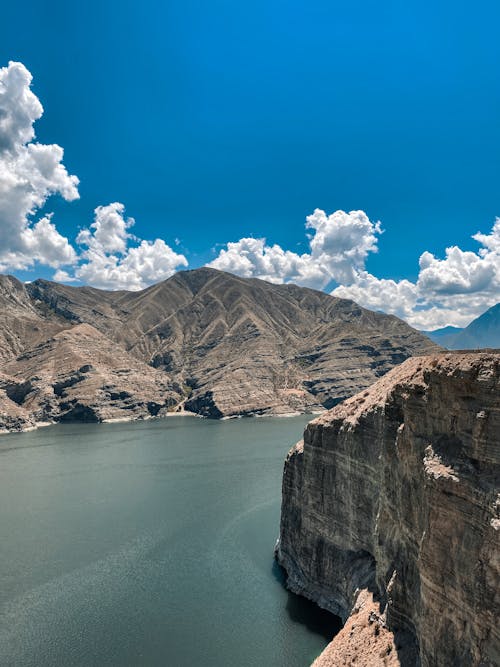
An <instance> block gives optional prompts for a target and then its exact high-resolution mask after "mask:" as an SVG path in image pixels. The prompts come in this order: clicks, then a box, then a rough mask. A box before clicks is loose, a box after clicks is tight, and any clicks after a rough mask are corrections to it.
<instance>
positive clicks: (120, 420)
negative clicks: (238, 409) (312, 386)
mask: <svg viewBox="0 0 500 667" xmlns="http://www.w3.org/2000/svg"><path fill="white" fill-rule="evenodd" d="M324 412H326V410H314V411H312V412H286V413H280V414H238V415H229V416H227V417H220V418H219V419H211V418H210V417H204V416H203V415H199V414H197V413H196V412H190V411H189V410H179V411H178V412H167V413H166V414H164V415H161V416H152V415H146V416H145V417H110V418H109V419H101V420H99V421H96V422H90V423H93V424H125V423H128V422H145V421H152V420H158V421H160V420H162V419H169V418H172V417H195V418H197V419H207V420H209V419H210V420H211V421H221V422H223V421H230V420H233V419H261V418H265V417H267V418H272V419H287V418H290V417H301V416H303V415H304V416H305V415H311V418H312V419H313V418H315V417H317V416H318V415H322V414H323V413H324ZM88 423H89V422H83V421H82V422H79V421H73V422H62V421H43V422H35V423H34V424H30V425H29V426H26V427H23V428H15V429H11V430H9V429H2V430H0V437H1V436H8V435H16V434H20V433H30V432H32V431H37V430H38V429H40V428H45V427H46V426H57V425H58V424H88Z"/></svg>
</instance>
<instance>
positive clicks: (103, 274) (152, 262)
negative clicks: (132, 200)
mask: <svg viewBox="0 0 500 667" xmlns="http://www.w3.org/2000/svg"><path fill="white" fill-rule="evenodd" d="M124 212H125V207H124V205H123V204H121V203H119V202H114V203H112V204H109V205H108V206H98V207H97V208H96V209H95V218H94V222H93V223H92V224H91V225H90V227H89V228H88V229H83V230H82V231H81V232H80V233H79V234H78V237H77V242H78V243H79V244H80V245H82V246H84V247H85V250H84V251H83V252H82V254H81V256H80V259H81V260H82V262H81V263H80V264H79V265H78V266H77V267H76V269H75V274H74V276H70V275H68V274H67V273H66V274H62V273H59V279H60V280H61V279H62V278H63V279H64V281H65V282H68V281H70V280H73V279H74V278H76V279H78V280H80V281H82V282H83V283H85V284H87V285H92V286H93V287H99V288H101V289H113V290H118V289H127V290H139V289H142V288H144V287H146V286H147V285H150V284H151V283H154V282H158V281H160V280H165V279H166V278H169V277H170V276H171V275H172V274H173V273H175V271H176V270H177V268H179V267H185V266H187V265H188V262H187V259H186V258H185V257H184V255H180V254H178V253H176V252H175V251H174V250H172V248H170V246H168V245H167V244H166V243H165V241H163V240H162V239H156V240H155V241H153V242H151V241H140V244H139V245H137V246H132V247H129V241H133V242H137V241H139V239H137V238H136V237H135V236H133V235H132V234H130V232H129V231H128V230H129V229H130V227H132V225H133V224H134V220H133V218H125V217H124ZM56 275H57V274H56ZM54 278H56V276H54Z"/></svg>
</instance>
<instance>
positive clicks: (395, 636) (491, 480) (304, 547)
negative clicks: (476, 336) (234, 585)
mask: <svg viewBox="0 0 500 667" xmlns="http://www.w3.org/2000/svg"><path fill="white" fill-rule="evenodd" d="M499 389H500V353H498V351H492V352H484V353H449V354H444V355H443V354H441V355H432V356H426V357H420V358H413V359H409V360H408V361H406V362H405V363H403V364H402V365H401V366H399V367H397V368H395V369H394V370H393V371H391V372H390V373H388V374H387V375H386V376H384V377H383V378H382V379H380V380H379V381H378V382H377V383H375V384H374V385H373V386H372V387H370V388H369V389H368V390H366V391H364V392H361V393H359V394H357V395H356V396H353V397H352V398H350V399H348V400H346V401H345V402H344V403H343V404H341V405H339V406H337V407H336V408H334V409H333V410H331V411H329V412H328V413H326V414H324V415H323V416H321V417H320V418H318V419H316V420H314V421H312V422H311V423H310V424H309V425H308V426H307V428H306V431H305V433H304V440H303V442H300V443H298V445H296V446H295V447H294V448H293V449H292V450H291V451H290V453H289V455H288V457H287V460H286V463H285V469H284V476H283V504H282V515H281V529H280V539H279V542H278V546H277V552H276V555H277V558H278V561H279V562H280V563H281V565H282V566H283V567H284V568H285V569H286V571H287V574H288V586H289V588H290V589H292V590H293V591H295V592H297V593H300V594H302V595H305V596H306V597H308V598H311V599H313V600H315V601H316V602H317V603H318V604H320V605H321V606H322V607H325V608H327V609H329V610H331V611H332V612H333V613H335V614H338V615H339V616H341V617H342V619H343V620H344V621H345V626H344V629H343V630H342V631H341V632H340V633H339V635H337V637H336V638H335V639H334V640H333V642H332V643H331V644H330V645H329V646H328V647H327V649H326V650H325V652H324V653H323V654H322V655H321V656H320V657H319V658H318V660H317V661H316V663H315V667H326V666H328V665H336V666H337V665H351V664H355V665H371V666H373V667H376V666H377V665H393V664H394V665H398V664H404V665H423V666H424V667H431V666H432V667H441V666H442V667H449V666H450V665H457V666H458V665H459V666H469V665H470V666H474V667H479V666H481V667H486V666H493V665H499V664H500V625H499V623H498V618H499V612H500V549H499V547H500V540H499V537H500V495H499V462H500V392H499Z"/></svg>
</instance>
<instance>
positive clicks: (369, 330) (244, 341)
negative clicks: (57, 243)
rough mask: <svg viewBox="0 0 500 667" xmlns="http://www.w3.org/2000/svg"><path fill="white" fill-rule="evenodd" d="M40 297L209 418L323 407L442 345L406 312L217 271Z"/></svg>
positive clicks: (35, 292)
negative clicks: (163, 376)
mask: <svg viewBox="0 0 500 667" xmlns="http://www.w3.org/2000/svg"><path fill="white" fill-rule="evenodd" d="M26 289H27V291H28V293H29V296H30V298H31V300H32V301H33V302H34V303H37V304H44V305H45V307H46V308H47V309H48V311H50V313H52V316H57V317H63V318H65V319H66V320H67V321H68V322H80V323H81V322H87V323H89V324H91V325H92V326H94V327H95V328H96V329H98V330H99V331H101V333H103V334H104V335H105V336H106V337H107V338H109V339H110V340H113V341H114V342H115V343H116V344H117V345H120V346H121V347H122V348H123V349H125V350H126V351H127V352H128V353H129V354H131V355H133V356H135V357H136V358H137V359H139V360H141V361H143V362H145V363H147V364H149V365H152V366H154V367H155V368H158V369H161V370H163V371H164V372H166V373H168V374H169V375H170V377H171V378H172V379H173V380H175V381H176V382H177V383H178V384H179V385H184V386H186V387H188V388H189V389H187V391H188V393H189V394H190V395H189V397H188V399H187V401H186V403H185V407H186V409H188V410H191V411H193V412H196V413H198V414H200V415H203V416H208V417H227V416H234V415H242V414H284V413H290V412H304V411H312V410H322V409H324V408H325V407H327V408H328V407H331V406H332V405H334V404H336V403H338V402H339V401H341V400H343V399H344V398H345V397H346V396H350V395H352V394H353V393H355V392H356V391H358V390H359V389H361V388H364V387H367V386H369V385H370V384H371V383H372V382H374V381H375V380H376V379H377V378H378V377H380V376H381V375H383V374H384V373H386V372H387V371H388V370H390V369H391V368H393V367H394V366H395V365H396V364H398V363H400V362H401V361H403V360H404V359H406V358H408V357H409V356H412V355H415V354H421V353H425V352H430V351H433V350H436V349H438V348H437V346H436V345H435V344H434V343H432V342H431V341H430V340H429V339H428V338H426V337H425V336H423V335H422V334H420V333H419V332H417V331H415V330H414V329H412V328H411V327H409V326H408V325H407V324H406V323H405V322H403V321H401V320H399V319H398V318H396V317H393V316H389V315H383V314H381V313H374V312H372V311H369V310H365V309H364V308H361V307H360V306H358V305H357V304H355V303H353V302H352V301H347V300H345V299H337V298H335V297H332V296H330V295H328V294H325V293H323V292H317V291H315V290H310V289H305V288H300V287H297V286H295V285H273V284H270V283H267V282H264V281H262V280H255V279H244V278H239V277H237V276H233V275H231V274H228V273H223V272H221V271H216V270H215V269H207V268H204V269H197V270H194V271H182V272H179V273H177V274H175V275H174V276H173V277H172V278H169V279H168V280H166V281H164V282H163V283H159V284H158V285H153V286H152V287H149V288H147V289H146V290H143V291H141V292H105V291H102V290H96V289H92V288H89V287H71V286H65V285H59V284H56V283H50V282H48V281H43V280H40V281H35V282H34V283H32V284H30V285H27V288H26Z"/></svg>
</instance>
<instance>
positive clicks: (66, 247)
mask: <svg viewBox="0 0 500 667" xmlns="http://www.w3.org/2000/svg"><path fill="white" fill-rule="evenodd" d="M31 81H32V76H31V74H30V73H29V72H28V70H27V69H26V68H25V67H24V65H23V64H22V63H16V62H10V63H9V65H8V67H2V68H0V271H6V270H9V269H25V268H28V267H31V266H33V264H34V263H35V262H37V261H38V262H41V263H43V264H48V265H49V266H52V267H58V266H61V265H63V264H68V263H72V262H74V261H75V259H76V253H75V251H74V249H73V248H72V246H71V245H70V243H69V242H68V240H67V239H66V238H65V237H64V236H62V235H61V234H60V233H59V232H58V231H57V229H56V227H55V225H54V224H53V223H52V216H51V215H46V216H44V217H42V218H41V219H40V220H38V221H36V220H34V216H35V215H36V212H37V211H38V210H39V209H40V208H41V207H42V206H43V205H44V204H45V202H46V201H47V199H48V198H49V197H50V196H51V195H56V194H58V195H61V196H62V197H63V198H64V199H66V200H67V201H72V200H74V199H77V198H78V196H79V195H78V188H77V186H78V178H77V177H76V176H71V175H69V174H68V172H67V170H66V167H65V166H64V165H63V163H62V160H63V149H62V148H61V147H60V146H58V145H57V144H52V145H46V144H40V143H35V142H34V141H33V140H34V138H35V130H34V123H35V121H36V120H38V119H39V118H40V117H41V115H42V114H43V107H42V105H41V103H40V100H39V99H38V98H37V96H36V95H35V94H34V93H33V92H32V91H31V88H30V86H31Z"/></svg>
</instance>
